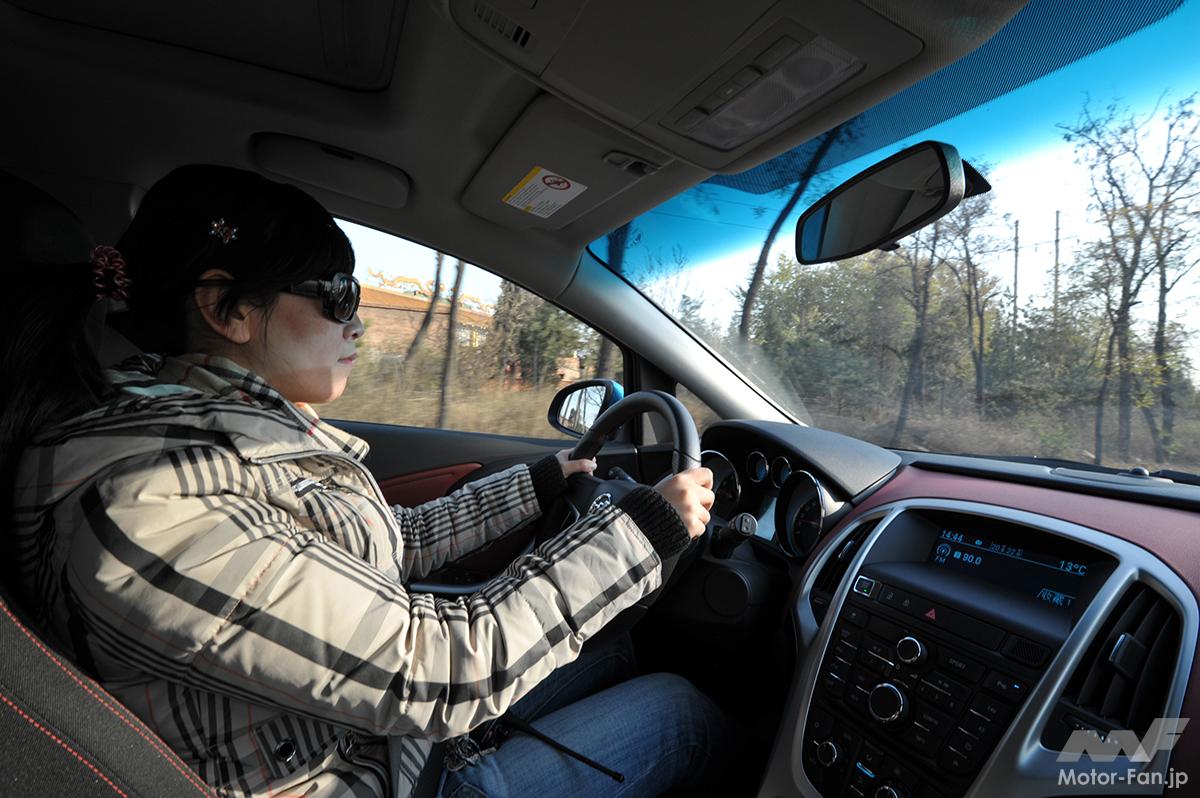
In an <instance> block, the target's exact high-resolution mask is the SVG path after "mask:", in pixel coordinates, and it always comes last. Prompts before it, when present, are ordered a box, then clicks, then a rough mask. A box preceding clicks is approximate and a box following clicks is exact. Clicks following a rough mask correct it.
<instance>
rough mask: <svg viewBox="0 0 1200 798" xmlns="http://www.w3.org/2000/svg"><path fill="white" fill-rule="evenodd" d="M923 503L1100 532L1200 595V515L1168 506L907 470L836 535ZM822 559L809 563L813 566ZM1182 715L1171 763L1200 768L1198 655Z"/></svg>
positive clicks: (1195, 775)
mask: <svg viewBox="0 0 1200 798" xmlns="http://www.w3.org/2000/svg"><path fill="white" fill-rule="evenodd" d="M920 498H930V499H956V500H960V501H973V502H981V503H983V504H993V505H997V506H1000V507H1007V508H1012V509H1016V510H1025V511H1027V512H1031V513H1038V514H1039V515H1045V516H1049V517H1051V518H1058V519H1061V520H1063V521H1069V522H1070V523H1073V524H1079V525H1080V526H1086V527H1090V528H1092V529H1096V530H1099V531H1101V532H1104V533H1107V534H1109V535H1112V536H1114V537H1118V538H1121V539H1122V540H1126V541H1129V542H1130V543H1133V544H1134V545H1137V546H1140V547H1142V548H1143V549H1146V550H1147V551H1149V552H1150V553H1151V554H1153V555H1154V556H1156V557H1158V559H1160V560H1162V561H1163V563H1165V564H1166V565H1167V566H1169V567H1170V568H1171V570H1173V571H1174V572H1175V573H1176V574H1178V575H1179V577H1180V578H1181V579H1182V580H1183V581H1184V582H1185V583H1187V586H1188V588H1189V589H1190V590H1191V591H1192V594H1193V595H1194V596H1197V597H1200V589H1198V588H1200V514H1198V513H1192V512H1188V511H1186V510H1178V509H1174V508H1170V507H1159V506H1156V505H1147V504H1138V503H1136V502H1131V501H1124V500H1121V499H1112V498H1107V497H1103V496H1092V495H1085V494H1081V493H1072V492H1070V491H1064V490H1054V489H1052V488H1045V487H1040V486H1037V485H1025V484H1021V483H1015V482H1005V481H1002V480H991V479H983V478H980V477H974V476H964V475H960V474H947V473H943V472H939V471H926V470H923V469H921V468H919V467H914V466H905V467H902V468H901V469H900V471H899V472H897V474H896V475H895V476H894V477H893V478H892V479H891V480H890V481H889V482H888V483H887V484H885V485H883V486H882V487H881V488H879V489H878V490H877V491H875V493H873V494H872V495H871V496H869V497H868V498H867V499H866V500H865V501H864V502H863V503H862V505H860V506H859V507H857V508H855V510H854V511H853V512H852V513H851V514H850V515H849V516H847V517H846V518H845V519H843V520H842V522H841V523H839V524H838V527H837V529H839V530H840V529H841V528H843V527H845V526H846V525H847V524H849V523H850V522H852V521H853V520H855V519H856V518H859V517H861V516H862V515H863V514H864V513H866V512H869V511H870V510H872V509H874V508H876V507H879V506H880V505H884V504H889V503H891V502H896V501H901V500H903V499H920ZM831 538H832V535H830V536H828V537H827V538H826V540H829V539H831ZM823 548H824V546H822V547H819V549H818V551H819V550H820V549H823ZM817 553H818V552H814V553H813V555H812V557H810V563H811V561H812V559H814V558H815V557H816V556H817ZM1182 716H1183V717H1185V718H1191V719H1192V721H1193V722H1192V724H1189V726H1188V727H1187V729H1186V730H1185V731H1184V733H1183V734H1182V735H1181V736H1180V738H1179V740H1178V742H1177V743H1176V745H1175V749H1174V751H1173V752H1172V758H1171V761H1172V762H1175V763H1195V762H1200V651H1198V652H1197V653H1196V654H1195V655H1194V657H1193V660H1192V672H1191V676H1190V677H1189V681H1188V688H1187V693H1186V695H1185V697H1184V701H1183V710H1182ZM1185 769H1186V768H1185ZM1191 776H1192V779H1193V781H1195V780H1200V773H1193V774H1191Z"/></svg>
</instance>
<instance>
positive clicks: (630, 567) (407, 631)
mask: <svg viewBox="0 0 1200 798" xmlns="http://www.w3.org/2000/svg"><path fill="white" fill-rule="evenodd" d="M121 369H122V370H120V371H111V372H109V376H110V378H111V379H112V380H113V383H114V385H115V386H116V388H117V389H118V392H117V393H115V394H114V397H113V398H112V399H111V400H110V401H108V402H106V403H105V404H104V405H103V406H102V407H100V408H98V409H97V410H94V411H92V412H89V413H87V414H85V415H83V416H80V417H78V418H75V419H72V420H70V421H68V422H66V423H63V424H60V425H56V426H55V427H54V428H52V429H49V430H46V431H44V432H43V433H41V434H40V435H39V436H38V437H37V438H36V439H35V441H34V443H33V445H31V446H30V447H29V448H28V449H27V450H26V451H25V452H24V454H23V457H22V460H21V465H20V469H19V475H18V479H17V484H16V490H15V494H14V507H15V515H14V521H15V534H16V546H17V552H18V555H17V559H18V565H19V570H20V578H19V587H20V589H21V590H23V591H24V594H25V596H24V597H25V600H26V603H27V604H28V605H29V606H30V607H39V608H41V611H42V618H41V620H42V621H43V623H44V625H45V626H46V627H47V628H48V630H49V632H50V633H51V634H52V635H53V636H54V637H56V638H57V639H58V640H59V641H60V642H61V644H62V645H63V646H64V647H65V648H67V649H68V650H69V651H72V652H73V653H74V655H75V657H76V659H77V660H78V661H79V662H81V663H82V664H83V665H84V666H85V667H86V668H89V669H90V670H92V671H93V672H94V673H95V674H96V676H97V677H98V678H99V679H100V680H101V681H102V683H103V684H104V686H105V687H106V688H107V689H109V690H110V691H112V692H113V693H114V694H115V695H116V696H117V697H118V698H119V699H120V700H121V701H122V702H123V703H125V704H126V705H127V706H128V707H130V709H132V710H133V711H134V712H136V713H137V714H138V715H139V716H140V717H142V718H143V719H144V720H145V721H146V722H147V723H148V724H149V725H150V726H151V727H152V728H154V729H155V730H156V731H157V732H158V733H159V735H160V736H161V737H162V738H163V739H164V740H165V741H166V742H167V743H168V744H169V745H170V746H171V747H172V748H173V749H174V750H175V751H176V752H177V753H178V754H179V755H180V756H181V757H183V759H184V760H185V761H186V762H188V763H189V764H190V765H191V766H192V767H194V768H195V769H196V771H197V772H198V773H199V774H200V776H201V777H202V778H203V779H204V780H205V781H207V782H208V783H209V784H211V785H212V786H213V787H214V788H215V789H216V790H217V791H218V793H221V794H227V795H268V794H270V795H276V796H278V795H300V794H303V795H307V796H332V795H355V796H390V795H391V794H392V793H393V792H395V793H398V794H400V795H407V794H408V793H409V792H410V791H411V789H412V785H413V784H414V783H415V780H416V777H417V774H418V773H419V771H420V769H421V767H422V766H423V764H424V762H425V760H426V759H427V757H428V753H429V749H430V747H431V745H432V742H431V741H432V740H440V739H447V738H451V737H454V736H457V735H461V734H464V733H466V732H467V731H469V730H470V729H472V728H473V727H475V726H477V725H478V724H480V723H482V722H484V721H486V720H489V719H492V718H495V717H498V716H499V715H501V714H502V713H503V712H504V711H505V710H506V709H507V708H508V707H509V705H510V704H512V703H513V702H514V701H516V700H517V699H519V698H520V697H521V696H522V695H524V694H525V693H526V692H528V691H529V689H530V688H532V687H533V686H534V685H535V684H537V683H538V682H539V681H540V680H541V679H543V678H545V677H546V676H547V675H548V674H550V673H551V672H552V671H553V670H554V669H555V668H556V667H558V666H560V665H563V664H565V663H567V662H570V661H571V660H572V659H574V658H575V657H576V656H577V655H578V653H579V649H580V646H581V645H582V644H583V642H584V641H585V640H586V639H587V638H588V637H589V636H590V635H592V634H594V633H595V632H596V631H597V630H598V629H599V628H600V627H601V626H602V625H603V624H604V623H606V622H607V621H608V620H609V619H611V618H612V617H613V616H615V615H616V614H617V613H618V612H620V611H621V610H622V609H624V608H626V607H628V606H629V605H631V604H632V603H634V602H635V601H637V600H638V599H640V598H641V597H642V596H644V595H646V594H647V593H649V592H650V591H652V590H654V589H655V588H656V587H658V585H659V583H660V579H661V569H660V565H661V559H660V553H661V554H662V556H667V555H668V554H670V553H673V551H675V550H677V549H678V547H679V545H680V544H679V541H680V539H681V538H682V540H683V541H684V542H686V539H687V535H686V532H685V531H684V529H683V526H682V523H681V522H680V521H679V518H678V515H676V514H675V513H674V510H673V509H672V508H671V506H670V505H669V504H667V503H666V501H665V500H663V499H662V498H661V497H660V496H659V495H658V494H657V493H656V492H654V491H653V490H651V489H649V488H640V489H638V490H636V491H634V493H632V494H630V496H629V497H627V498H626V499H625V500H622V502H621V503H620V505H618V506H612V507H609V508H606V509H604V510H602V511H600V512H598V513H596V514H593V515H589V516H586V517H584V518H583V519H581V520H580V521H578V522H577V523H576V524H575V525H574V526H572V527H571V528H570V529H568V530H566V531H564V532H563V533H562V534H560V535H558V536H557V537H555V538H554V539H553V540H551V541H550V542H548V543H547V544H545V545H543V546H542V547H541V548H539V549H538V550H537V551H536V552H535V553H533V554H530V555H529V556H526V557H523V558H520V559H518V560H517V561H516V562H514V563H513V564H512V565H511V566H510V567H509V568H508V570H507V571H506V572H505V573H504V574H503V575H501V576H499V577H497V578H496V579H494V580H492V581H491V582H489V583H488V584H487V586H486V587H485V588H484V589H483V590H481V591H479V592H478V593H476V594H474V595H472V596H469V597H464V598H461V599H457V600H448V599H442V598H435V597H433V596H431V595H428V594H416V593H410V592H409V591H408V590H406V589H405V587H404V583H405V582H406V581H408V580H411V579H414V578H419V577H421V576H423V575H425V574H428V573H429V572H430V571H432V570H434V569H436V568H438V567H440V566H441V565H443V564H444V563H447V562H449V561H452V560H454V559H455V558H457V557H459V556H461V555H463V554H465V553H467V552H469V551H471V550H473V549H476V548H478V547H479V546H481V545H483V544H484V543H486V542H488V541H490V540H493V539H495V538H496V537H498V536H500V535H503V534H504V533H506V532H508V531H510V530H512V529H513V528H515V527H517V526H519V525H521V524H523V523H526V522H528V521H530V520H531V519H533V518H535V517H537V516H538V515H539V514H540V512H541V503H542V502H545V501H549V500H550V499H551V498H553V496H554V495H555V493H556V492H558V491H561V490H562V487H563V485H564V484H565V483H564V481H563V479H562V474H561V470H560V469H559V467H558V465H557V462H556V461H554V459H553V458H547V459H545V460H543V461H541V462H539V463H537V464H535V465H534V466H532V467H527V466H524V465H521V466H516V467H513V468H510V469H508V470H507V471H504V472H501V473H498V474H494V475H491V476H489V477H486V478H484V479H481V480H478V481H476V482H473V483H470V484H468V485H466V486H464V487H463V488H462V489H461V490H459V491H457V492H455V493H454V494H452V495H450V496H446V497H444V498H441V499H437V500H435V501H431V502H429V503H427V504H423V505H421V506H419V507H415V508H411V509H406V508H403V507H398V506H396V507H389V506H388V505H387V503H386V502H385V500H384V498H383V496H382V494H381V493H380V490H379V487H378V485H377V483H376V482H375V480H374V479H373V478H372V476H371V474H370V473H369V472H368V471H367V470H366V469H365V468H364V467H363V466H362V465H361V462H360V461H361V460H362V458H363V457H364V456H365V454H366V452H367V445H366V444H365V443H364V442H363V441H362V440H360V439H358V438H355V437H353V436H351V435H348V434H346V433H344V432H341V431H340V430H337V429H335V428H334V427H332V426H330V425H328V424H326V423H325V422H323V421H321V420H319V419H318V418H317V417H316V416H315V415H314V414H312V412H311V411H309V410H307V408H304V407H300V406H297V405H294V404H292V403H290V402H288V401H287V400H285V399H284V398H283V397H282V396H280V395H279V394H278V393H277V392H275V391H274V390H273V389H271V388H270V387H269V386H267V385H266V384H265V383H264V382H263V381H262V380H261V379H259V378H257V377H256V376H255V375H253V374H251V373H249V372H247V371H245V370H244V369H241V368H240V367H238V366H237V365H236V364H234V363H233V362H232V361H229V360H225V359H222V358H209V357H204V356H184V357H182V358H160V357H155V356H142V357H141V358H139V359H134V360H132V361H127V362H126V363H125V364H122V367H121ZM385 735H400V736H402V737H403V738H404V740H403V742H404V744H403V745H402V746H401V747H402V749H403V751H402V755H401V757H400V759H401V761H400V762H394V763H392V766H393V768H394V769H395V771H398V772H399V774H400V777H401V779H402V783H400V784H395V785H393V784H392V777H391V775H390V771H389V767H388V756H387V752H386V751H387V749H386V741H385V740H383V736H385Z"/></svg>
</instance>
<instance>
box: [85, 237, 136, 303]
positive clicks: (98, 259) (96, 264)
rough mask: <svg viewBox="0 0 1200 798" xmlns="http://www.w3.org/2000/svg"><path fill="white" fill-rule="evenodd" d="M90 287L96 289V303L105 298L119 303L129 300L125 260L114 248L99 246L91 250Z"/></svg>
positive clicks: (104, 245)
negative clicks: (92, 286)
mask: <svg viewBox="0 0 1200 798" xmlns="http://www.w3.org/2000/svg"><path fill="white" fill-rule="evenodd" d="M92 285H94V286H95V287H96V299H97V301H98V300H101V299H104V298H105V297H107V298H109V299H116V300H119V301H124V300H126V299H128V298H129V291H128V288H129V275H127V274H126V273H125V258H123V257H121V253H120V252H118V251H117V250H116V248H115V247H110V246H108V245H107V244H101V245H100V246H98V247H96V248H95V249H93V250H92Z"/></svg>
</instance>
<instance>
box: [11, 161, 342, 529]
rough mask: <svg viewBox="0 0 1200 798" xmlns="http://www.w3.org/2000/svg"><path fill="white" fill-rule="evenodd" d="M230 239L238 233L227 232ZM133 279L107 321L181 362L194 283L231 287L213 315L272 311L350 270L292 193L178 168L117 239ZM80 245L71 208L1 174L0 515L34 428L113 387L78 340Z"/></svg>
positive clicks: (337, 244)
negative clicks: (302, 287) (301, 286)
mask: <svg viewBox="0 0 1200 798" xmlns="http://www.w3.org/2000/svg"><path fill="white" fill-rule="evenodd" d="M235 230H236V232H234V231H235ZM117 250H118V251H119V252H120V253H121V255H122V256H123V258H124V260H125V263H126V273H127V274H128V276H129V278H130V284H129V286H128V302H127V304H128V311H126V312H124V313H119V314H114V315H112V316H110V319H109V320H110V322H111V323H112V324H113V326H115V327H117V329H118V330H119V331H121V332H123V333H124V334H125V335H126V336H127V337H129V338H130V339H131V340H132V341H133V342H134V343H135V344H137V345H138V346H139V347H140V348H141V349H142V350H143V351H146V352H157V353H164V354H169V355H173V354H180V353H182V352H183V351H184V349H185V348H186V344H187V343H189V340H188V328H187V324H188V318H189V313H188V306H189V302H192V301H193V300H192V290H193V288H194V287H195V284H196V281H197V279H198V278H199V276H200V275H201V274H202V273H203V272H204V271H206V270H207V269H224V270H225V271H227V272H229V273H230V274H231V275H232V278H233V279H232V281H231V282H230V283H229V284H228V286H227V287H226V289H225V290H224V291H223V292H222V295H221V299H220V300H219V302H218V305H217V312H218V313H222V314H227V313H228V312H229V311H230V310H231V309H232V308H233V307H234V306H235V305H236V304H237V303H238V302H241V301H249V302H251V303H253V304H255V305H258V306H261V307H265V308H267V309H268V310H269V308H270V307H271V305H272V304H273V303H274V301H275V299H276V298H277V297H278V295H279V292H280V290H281V289H282V288H283V287H284V286H287V285H289V284H291V283H296V282H302V281H304V280H309V279H314V278H322V277H327V276H329V275H331V274H333V273H335V272H346V273H352V272H353V270H354V252H353V250H352V249H351V247H350V242H349V241H348V240H347V238H346V236H345V234H344V233H343V232H342V231H341V229H340V228H339V227H338V226H337V225H336V224H335V223H334V221H333V219H332V217H330V215H329V213H328V212H327V211H326V210H325V209H324V208H322V207H321V206H320V204H318V203H317V202H316V200H314V199H313V198H312V197H310V196H308V195H307V194H305V193H304V192H303V191H301V190H300V189H298V188H295V187H293V186H288V185H284V184H282V183H276V182H273V181H271V180H267V179H266V178H264V177H262V176H260V175H257V174H254V173H252V172H247V171H244V170H240V169H232V168H229V167H222V166H185V167H181V168H179V169H176V170H174V171H173V172H171V173H170V174H168V175H167V176H166V177H164V178H163V179H162V180H160V181H159V182H158V183H156V184H155V185H154V186H153V187H152V188H151V189H150V191H149V192H147V194H146V196H145V197H144V198H143V200H142V203H141V205H140V207H139V208H138V211H137V214H136V215H135V217H134V219H133V221H132V223H131V224H130V225H129V228H128V229H127V230H126V231H125V234H124V235H123V236H122V237H121V240H120V241H119V242H118V243H117ZM90 251H91V241H90V240H89V238H88V236H87V234H86V233H85V232H84V231H83V226H82V225H81V224H80V223H79V220H78V218H76V217H75V216H74V215H73V214H72V213H71V212H70V211H68V210H67V209H66V208H64V207H63V206H62V205H60V204H59V203H57V202H56V201H54V200H53V199H51V198H50V197H49V196H48V195H46V194H44V193H43V192H42V191H40V190H39V189H37V188H35V187H33V186H31V185H29V184H28V183H25V182H24V181H21V180H17V179H16V178H12V177H9V176H6V175H3V174H0V266H2V267H3V269H4V271H0V280H3V281H4V282H3V283H2V284H0V334H2V336H3V338H2V339H0V520H3V521H7V520H8V518H9V511H10V507H9V502H10V500H11V492H12V491H11V488H12V485H13V478H14V477H15V469H16V467H17V463H18V460H19V458H20V454H21V451H22V450H23V449H24V448H25V446H26V445H27V444H28V443H29V441H30V440H31V438H32V437H33V435H34V434H35V433H36V432H37V430H39V429H42V428H43V427H46V426H49V425H51V424H54V423H56V422H58V421H62V420H65V419H67V418H71V417H72V416H75V415H78V414H80V413H82V412H85V411H87V410H89V409H91V408H94V407H96V406H98V405H99V404H100V403H101V402H102V401H103V400H104V398H105V395H106V394H107V393H108V392H109V391H110V390H111V388H110V385H109V383H108V381H107V379H106V378H105V377H104V373H103V370H102V368H101V366H100V363H99V362H98V361H97V358H96V354H95V353H94V352H93V350H92V345H91V343H89V342H92V341H95V340H97V334H98V333H99V330H98V329H97V330H89V327H90V326H94V327H98V326H99V325H100V324H101V323H102V322H103V316H102V313H101V312H100V307H99V306H98V304H97V287H96V284H95V275H94V273H93V269H92V268H91V262H90V254H89V253H90Z"/></svg>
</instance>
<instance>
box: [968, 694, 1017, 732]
mask: <svg viewBox="0 0 1200 798" xmlns="http://www.w3.org/2000/svg"><path fill="white" fill-rule="evenodd" d="M971 709H972V710H973V711H975V712H978V713H979V714H980V715H982V716H983V717H985V718H990V719H991V720H993V721H995V722H996V723H999V724H1001V725H1003V724H1005V723H1008V719H1009V718H1011V717H1012V713H1013V711H1012V707H1010V706H1009V705H1008V704H1005V703H1004V702H1003V701H997V700H996V699H994V698H992V697H991V696H990V695H985V694H983V693H976V694H975V698H974V699H973V700H972V701H971Z"/></svg>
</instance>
